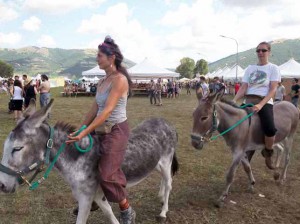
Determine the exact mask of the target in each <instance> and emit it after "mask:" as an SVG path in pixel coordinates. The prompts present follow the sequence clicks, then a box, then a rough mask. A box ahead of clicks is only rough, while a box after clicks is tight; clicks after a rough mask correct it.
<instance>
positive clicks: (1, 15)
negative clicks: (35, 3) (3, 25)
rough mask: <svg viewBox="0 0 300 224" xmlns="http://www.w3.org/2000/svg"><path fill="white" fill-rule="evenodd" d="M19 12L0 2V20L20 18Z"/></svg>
mask: <svg viewBox="0 0 300 224" xmlns="http://www.w3.org/2000/svg"><path fill="white" fill-rule="evenodd" d="M18 16H19V14H18V13H17V12H16V11H15V10H14V9H12V8H10V7H7V6H5V5H4V4H3V3H1V2H0V22H5V21H10V20H14V19H16V18H18Z"/></svg>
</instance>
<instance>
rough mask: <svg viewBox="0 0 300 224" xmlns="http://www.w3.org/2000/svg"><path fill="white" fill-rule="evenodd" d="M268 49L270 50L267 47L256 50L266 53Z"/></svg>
mask: <svg viewBox="0 0 300 224" xmlns="http://www.w3.org/2000/svg"><path fill="white" fill-rule="evenodd" d="M267 51H268V50H267V49H257V50H256V53H259V52H264V53H265V52H267Z"/></svg>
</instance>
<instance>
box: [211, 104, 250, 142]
mask: <svg viewBox="0 0 300 224" xmlns="http://www.w3.org/2000/svg"><path fill="white" fill-rule="evenodd" d="M245 107H253V104H245V105H243V106H241V107H240V108H245ZM253 114H254V112H252V113H250V114H248V115H247V116H245V117H243V118H242V119H241V120H239V121H238V122H236V123H235V124H234V125H232V126H231V127H230V128H228V129H226V130H225V131H223V132H222V133H220V134H218V135H216V136H213V137H211V138H210V140H211V141H213V140H216V139H217V138H218V137H220V136H222V135H225V134H226V133H227V132H229V131H231V130H232V129H234V128H236V127H237V126H239V125H240V124H241V123H243V122H244V121H245V120H247V119H248V118H249V117H251V116H252V115H253Z"/></svg>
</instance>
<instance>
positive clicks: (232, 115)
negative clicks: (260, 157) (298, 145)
mask: <svg viewBox="0 0 300 224" xmlns="http://www.w3.org/2000/svg"><path fill="white" fill-rule="evenodd" d="M223 94H224V88H223V89H221V90H220V91H219V92H217V93H212V94H210V95H209V96H207V97H204V98H202V95H201V92H200V94H199V95H198V100H199V105H198V107H197V108H196V110H195V111H194V114H193V116H194V122H193V132H192V134H191V138H192V145H193V146H194V147H195V148H196V149H202V148H203V145H204V143H206V142H209V141H210V137H211V136H212V134H213V132H214V131H218V132H219V133H222V132H223V131H225V130H227V129H228V128H230V127H232V126H233V125H234V124H236V123H237V122H238V121H239V120H241V119H242V118H244V117H246V116H247V112H246V110H244V109H241V108H239V107H238V106H237V105H236V104H234V103H233V102H230V101H226V100H225V99H222V96H223ZM250 119H251V120H249V119H247V120H245V121H244V122H243V123H241V124H240V125H238V126H237V127H236V128H234V129H233V130H231V131H229V132H227V133H226V134H224V135H223V137H224V139H225V141H226V144H227V145H228V146H229V147H230V148H231V152H232V157H233V158H232V163H231V166H230V168H229V170H228V173H227V177H226V188H225V190H224V192H223V193H222V195H221V196H220V198H219V200H218V201H217V204H216V205H217V206H222V205H223V203H224V200H225V198H226V197H227V196H228V191H229V188H230V185H231V184H232V182H233V178H234V175H235V171H236V169H237V167H238V165H239V164H240V162H242V164H243V167H244V170H245V172H246V173H247V175H248V178H249V182H250V183H249V189H250V190H253V186H254V184H255V180H254V177H253V174H252V170H251V166H250V161H251V158H252V156H253V153H254V151H253V150H261V149H263V148H264V147H265V146H264V134H263V132H262V128H261V124H260V123H261V122H260V119H259V117H258V115H256V114H255V115H253V116H252V117H251V118H250ZM274 121H275V126H276V129H277V133H276V137H275V145H274V149H275V150H276V151H277V152H278V154H277V160H276V163H275V165H276V169H275V173H274V178H275V179H276V180H277V179H280V181H281V182H283V181H284V180H285V179H286V172H287V167H288V164H289V160H290V154H291V149H292V144H293V137H294V135H295V133H296V131H297V125H298V121H299V110H298V109H297V108H296V107H295V106H294V105H293V104H291V103H290V102H287V101H283V102H279V103H275V105H274ZM282 152H284V153H285V163H284V168H283V170H282V173H281V175H280V174H279V173H278V168H279V165H280V159H281V155H282Z"/></svg>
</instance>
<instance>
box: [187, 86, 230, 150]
mask: <svg viewBox="0 0 300 224" xmlns="http://www.w3.org/2000/svg"><path fill="white" fill-rule="evenodd" d="M224 92H225V87H222V88H221V89H220V90H219V91H218V92H213V93H210V94H209V95H207V96H204V97H203V95H202V91H201V90H199V91H198V92H197V98H198V101H199V104H198V106H197V108H196V109H195V111H194V113H193V130H192V134H191V140H192V145H193V146H194V148H196V149H202V148H203V145H204V143H205V142H207V141H208V140H209V138H210V137H211V135H212V132H213V131H214V128H216V127H215V126H216V125H217V123H216V119H215V120H214V113H216V112H215V111H214V104H215V103H216V102H217V101H218V100H220V99H221V98H222V96H223V95H224Z"/></svg>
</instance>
